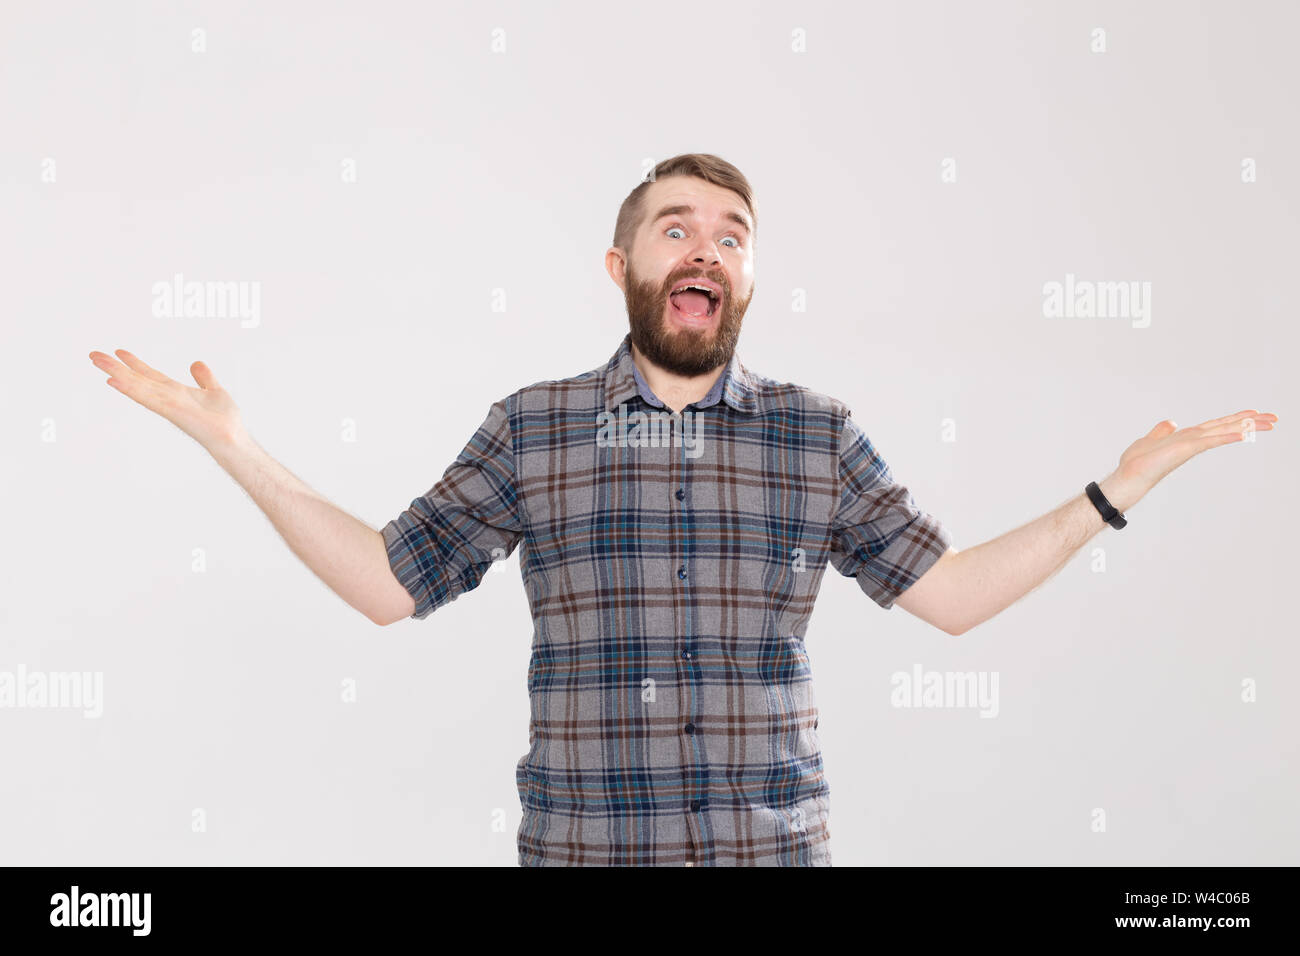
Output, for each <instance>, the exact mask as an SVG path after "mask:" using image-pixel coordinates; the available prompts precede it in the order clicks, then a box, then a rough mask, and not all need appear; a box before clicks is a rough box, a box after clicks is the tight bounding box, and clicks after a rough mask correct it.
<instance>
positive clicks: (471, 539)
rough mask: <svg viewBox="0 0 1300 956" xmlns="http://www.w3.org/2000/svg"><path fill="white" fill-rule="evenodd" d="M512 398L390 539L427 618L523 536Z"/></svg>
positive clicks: (389, 530) (394, 560) (393, 527)
mask: <svg viewBox="0 0 1300 956" xmlns="http://www.w3.org/2000/svg"><path fill="white" fill-rule="evenodd" d="M518 500H519V499H518V490H517V487H516V476H515V456H514V450H513V446H512V439H511V434H510V419H509V415H508V413H507V409H506V401H505V399H502V400H501V401H499V402H496V403H495V404H493V405H492V407H491V409H490V410H489V411H488V415H487V418H486V419H485V420H484V422H483V424H482V425H481V426H479V429H478V431H477V432H475V434H474V437H472V438H471V439H470V440H469V443H468V444H467V445H466V446H465V449H464V450H463V451H462V452H461V453H460V455H458V456H457V458H456V460H455V461H454V462H453V463H452V464H451V466H450V467H449V468H448V469H447V470H446V472H444V473H443V476H442V478H441V479H440V480H439V481H438V483H437V484H436V485H434V486H433V487H432V488H431V489H429V491H428V492H426V493H425V494H423V495H421V496H420V497H418V498H416V499H415V500H414V501H412V502H411V506H410V507H409V508H408V509H407V510H406V511H404V512H402V513H401V514H400V515H398V516H397V517H396V518H394V519H393V520H392V521H390V522H388V524H386V525H384V527H383V529H382V534H383V536H384V545H385V546H386V548H387V549H388V563H389V565H390V566H391V567H392V569H393V574H394V575H396V577H397V580H398V581H400V582H401V583H402V586H403V587H405V588H406V590H407V591H408V592H409V593H410V595H411V597H412V598H414V599H415V612H414V613H413V614H412V615H411V617H414V618H424V617H427V616H428V615H429V614H431V613H432V612H434V611H435V610H437V609H438V608H440V607H442V606H443V605H444V604H447V603H449V602H451V601H454V600H456V598H458V597H459V596H460V595H462V594H464V593H465V592H466V591H472V590H473V589H474V588H476V587H478V586H479V583H480V582H481V581H482V580H483V575H484V573H486V571H487V569H488V568H489V567H490V566H491V565H492V564H493V562H494V561H499V560H504V559H505V558H507V557H509V556H510V554H511V553H512V552H513V551H514V549H515V547H516V546H517V545H518V544H519V541H520V539H521V537H522V536H523V525H522V521H521V519H520V514H519V507H518Z"/></svg>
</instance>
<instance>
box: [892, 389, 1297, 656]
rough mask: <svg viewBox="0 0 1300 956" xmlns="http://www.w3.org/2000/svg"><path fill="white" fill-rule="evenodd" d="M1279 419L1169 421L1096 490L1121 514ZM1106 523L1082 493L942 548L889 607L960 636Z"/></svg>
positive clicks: (1057, 566)
mask: <svg viewBox="0 0 1300 956" xmlns="http://www.w3.org/2000/svg"><path fill="white" fill-rule="evenodd" d="M1277 420H1278V418H1277V416H1276V415H1274V414H1272V413H1271V412H1264V413H1260V412H1258V411H1255V410H1254V409H1248V410H1246V411H1243V412H1237V413H1236V414H1235V415H1225V416H1224V417H1222V418H1216V419H1213V420H1211V421H1208V422H1203V423H1202V424H1200V425H1194V426H1192V427H1190V428H1182V429H1180V428H1179V427H1178V426H1177V424H1176V423H1175V422H1173V421H1170V420H1169V419H1166V420H1164V421H1162V422H1160V423H1159V424H1158V425H1156V426H1155V428H1153V429H1151V431H1150V432H1148V433H1147V434H1146V435H1144V436H1143V437H1141V438H1139V439H1138V440H1137V441H1135V442H1134V443H1133V444H1132V445H1130V446H1129V447H1128V449H1127V450H1126V451H1125V452H1124V454H1123V455H1122V456H1121V457H1120V461H1119V466H1118V467H1117V468H1116V469H1115V471H1114V472H1113V473H1112V474H1111V475H1109V476H1108V477H1107V478H1105V479H1104V480H1103V481H1099V482H1098V483H1097V486H1098V487H1099V488H1100V489H1101V493H1102V494H1103V495H1105V496H1106V500H1107V501H1109V502H1110V503H1111V505H1113V506H1114V507H1115V509H1116V510H1118V511H1119V512H1120V513H1123V512H1125V511H1127V510H1128V509H1129V508H1132V507H1133V506H1134V505H1135V504H1137V503H1138V502H1139V501H1141V500H1142V498H1143V497H1145V496H1146V493H1147V492H1148V491H1150V490H1151V489H1152V488H1153V487H1155V485H1156V484H1157V483H1158V482H1159V481H1160V480H1161V479H1162V478H1164V477H1165V476H1166V475H1168V474H1169V473H1170V472H1171V471H1173V470H1174V469H1175V468H1177V467H1179V466H1180V465H1182V464H1183V463H1185V462H1186V461H1188V460H1189V459H1191V458H1192V457H1194V456H1196V455H1199V454H1200V453H1201V452H1203V451H1207V450H1209V449H1211V448H1216V447H1218V446H1219V445H1227V444H1231V443H1233V442H1239V441H1243V440H1245V439H1246V438H1247V436H1248V435H1250V434H1252V433H1253V432H1255V431H1271V430H1272V428H1273V423H1274V422H1276V421H1277ZM1105 527H1106V522H1105V521H1103V520H1102V517H1101V514H1100V513H1099V512H1098V511H1097V508H1096V507H1095V506H1094V505H1093V503H1092V501H1091V500H1089V498H1088V496H1087V495H1086V494H1085V493H1083V492H1082V491H1080V492H1079V494H1077V495H1076V496H1074V497H1073V498H1071V499H1070V500H1069V501H1067V502H1066V503H1065V504H1063V505H1061V506H1060V507H1059V508H1057V509H1056V510H1055V511H1052V512H1049V513H1048V514H1045V515H1043V516H1042V517H1041V518H1037V519H1035V520H1034V521H1031V522H1030V523H1029V524H1026V525H1023V526H1022V527H1019V528H1016V529H1015V530H1014V531H1008V532H1007V533H1006V534H1004V535H1002V536H1001V537H998V538H994V539H993V540H992V541H988V542H985V543H984V544H981V545H977V546H976V547H973V548H966V549H964V550H962V551H958V550H957V549H956V548H949V549H948V550H947V551H946V552H945V553H944V554H943V556H942V557H940V558H939V560H938V561H936V562H935V563H934V564H933V565H931V567H930V569H929V570H928V571H926V572H925V574H923V575H922V576H921V577H920V578H918V579H917V580H916V581H915V583H913V584H912V585H911V587H909V588H908V589H907V590H905V591H904V592H903V593H902V594H901V595H899V597H898V598H897V600H896V601H895V603H896V604H897V605H898V606H899V607H901V608H902V609H903V610H905V611H907V612H908V613H909V614H914V615H916V616H917V617H919V618H921V619H922V620H923V621H926V622H927V623H929V624H933V625H934V626H935V627H938V628H940V629H942V630H944V631H947V632H948V633H949V634H954V635H956V634H964V633H965V632H966V631H968V630H970V629H971V628H972V627H975V626H977V625H979V624H982V623H984V622H985V621H987V620H988V619H989V618H991V617H993V616H994V615H996V614H999V613H1001V612H1002V611H1004V610H1006V609H1007V608H1008V607H1010V606H1011V605H1012V604H1014V603H1015V602H1016V601H1018V600H1020V598H1022V597H1024V596H1025V595H1026V594H1028V593H1029V592H1030V591H1032V590H1034V589H1035V588H1037V587H1038V586H1039V585H1041V584H1042V583H1043V582H1045V581H1046V580H1047V579H1048V578H1050V577H1052V576H1053V575H1054V574H1056V572H1057V571H1059V570H1061V568H1063V567H1064V566H1065V564H1066V562H1067V561H1069V559H1070V558H1071V556H1073V555H1074V553H1075V552H1076V551H1078V550H1079V549H1080V548H1081V547H1083V545H1084V544H1086V543H1087V542H1088V540H1089V539H1090V538H1092V536H1093V535H1095V534H1096V533H1097V532H1098V531H1100V530H1101V529H1102V528H1105Z"/></svg>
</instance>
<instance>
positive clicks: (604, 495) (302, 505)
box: [91, 154, 1277, 866]
mask: <svg viewBox="0 0 1300 956" xmlns="http://www.w3.org/2000/svg"><path fill="white" fill-rule="evenodd" d="M757 225H758V223H757V215H756V206H755V203H754V200H753V196H752V192H751V189H750V186H749V183H748V182H747V180H746V179H745V177H744V176H743V175H742V174H741V173H740V171H739V170H738V169H736V168H735V167H734V166H732V165H731V164H730V163H727V162H725V161H723V160H721V159H719V158H718V157H716V156H712V155H708V154H688V155H683V156H678V157H674V158H673V159H669V160H665V161H664V162H662V163H660V164H658V165H657V166H656V167H655V169H654V171H653V175H652V176H651V177H649V178H648V180H647V181H645V182H643V183H641V184H640V185H638V186H637V187H636V188H635V189H634V190H633V191H632V192H631V194H630V195H629V196H628V197H627V199H626V200H625V201H624V203H623V206H622V208H621V210H620V212H619V216H618V221H617V226H616V229H615V235H614V242H613V245H612V247H611V248H610V249H609V250H608V251H607V252H606V254H605V265H606V269H607V270H608V272H609V274H610V276H611V278H613V280H614V282H615V283H617V284H618V286H619V287H620V288H621V289H622V290H623V293H624V298H625V299H626V302H627V310H628V318H629V323H630V332H629V334H628V335H627V336H626V337H625V338H624V339H623V341H622V342H621V343H620V345H619V347H618V349H617V350H616V351H615V353H614V355H613V356H612V357H611V358H610V360H609V361H608V362H607V363H605V364H604V365H602V366H600V367H598V368H595V369H592V370H591V371H588V372H586V373H584V374H581V375H577V376H574V377H572V378H566V379H559V380H550V381H544V382H538V383H536V384H534V385H530V386H527V387H526V388H522V389H519V390H518V391H516V392H514V393H513V394H512V395H510V396H508V397H506V398H504V399H502V400H500V401H498V402H496V403H494V404H493V405H492V407H491V409H490V410H489V412H488V415H487V418H486V420H485V421H484V422H483V425H482V426H481V427H480V428H479V430H478V432H477V433H476V434H475V435H474V437H473V438H472V439H471V440H470V442H469V443H468V444H467V445H466V446H465V449H464V451H462V452H461V454H460V455H459V457H458V458H457V459H456V461H455V462H454V463H453V464H452V465H451V466H450V467H449V468H448V469H447V471H446V472H445V474H444V475H443V477H442V479H441V480H440V481H439V482H438V483H437V484H436V485H434V487H433V488H432V489H430V490H429V491H428V492H427V493H426V494H425V495H423V496H421V497H419V498H417V499H416V500H414V501H413V502H412V503H411V506H410V508H409V509H407V510H406V511H405V512H403V513H402V514H400V515H399V516H398V517H397V518H395V519H394V520H393V521H391V522H389V523H388V524H387V525H385V526H384V527H383V528H382V529H380V530H378V531H377V530H375V529H373V528H371V527H369V526H367V525H365V524H363V523H362V522H360V521H358V520H356V519H355V518H353V517H351V516H350V515H348V514H346V513H345V512H343V511H341V510H339V509H337V508H335V507H334V506H333V505H331V504H330V503H329V502H327V501H326V500H325V499H324V498H322V497H320V496H319V495H317V494H316V493H315V492H313V491H312V490H311V489H310V488H308V487H307V486H306V485H304V484H303V483H302V482H301V481H299V480H298V479H297V478H295V477H294V476H293V475H291V474H290V473H289V472H288V471H286V470H285V469H284V468H283V467H281V466H280V465H279V464H278V463H276V462H275V461H274V460H273V459H272V458H271V457H270V456H269V455H267V454H266V452H264V451H263V450H262V449H261V448H260V447H259V446H257V445H256V444H255V443H254V442H253V441H252V439H251V438H250V437H249V436H248V434H247V433H246V431H245V430H244V429H243V427H242V425H241V424H240V420H239V414H238V411H237V409H236V407H235V405H234V402H233V401H232V400H231V398H230V396H229V395H228V394H227V393H226V392H225V391H224V390H223V389H222V388H221V387H220V386H219V385H218V384H217V381H216V379H215V378H214V377H213V374H212V372H211V370H209V369H208V367H207V366H206V365H204V364H203V363H202V362H195V363H194V365H193V366H191V372H192V374H193V376H194V379H195V381H196V382H197V383H198V385H199V388H197V389H195V388H189V387H187V386H184V385H182V384H180V383H179V382H174V381H172V380H171V379H169V378H167V377H166V376H165V375H162V374H161V373H159V372H156V371H155V370H153V369H152V368H150V367H149V366H148V365H146V364H145V363H144V362H142V361H140V360H139V359H138V358H136V357H135V356H134V355H132V354H130V353H129V352H126V351H123V350H119V351H118V352H117V354H118V355H119V356H120V358H121V361H120V362H119V361H116V360H114V359H113V358H112V357H111V356H108V355H105V354H104V353H101V352H92V353H91V359H92V360H93V361H94V363H95V364H96V365H97V366H98V367H99V368H101V369H103V370H104V371H106V372H109V373H111V376H112V377H111V378H110V379H109V384H111V385H113V386H114V387H116V388H117V389H119V390H120V391H122V392H124V393H125V394H127V395H128V396H130V397H131V398H132V399H134V400H136V401H137V402H139V403H140V404H142V405H144V406H146V407H147V408H150V409H152V410H153V411H155V412H158V413H159V414H161V415H164V416H165V417H167V418H168V419H169V420H170V421H172V422H174V423H175V424H176V425H178V426H179V427H180V428H182V429H183V430H184V431H185V432H186V433H187V434H189V435H191V436H192V437H194V438H195V439H196V440H198V441H199V442H200V443H201V444H203V446H204V447H205V448H206V449H207V450H208V451H209V452H210V453H211V454H212V455H213V457H214V458H215V459H216V460H217V461H218V463H220V464H221V465H222V467H223V468H225V469H226V470H227V471H228V472H229V473H230V474H231V475H232V476H233V477H234V478H235V479H236V480H237V481H238V482H239V483H240V484H241V485H242V486H243V487H244V488H245V489H246V490H247V491H248V492H249V494H250V495H251V496H252V497H253V499H254V501H255V502H256V503H257V504H258V506H259V507H260V508H261V509H262V510H263V511H264V512H266V514H267V516H268V517H269V518H270V519H271V521H272V523H273V524H274V525H275V527H276V529H277V530H278V531H279V532H280V534H281V535H282V536H283V537H284V539H285V541H286V542H287V543H288V544H289V546H290V547H291V548H292V549H293V551H294V553H295V554H297V555H298V557H300V558H301V559H302V560H303V561H304V562H305V563H306V564H307V565H308V566H309V567H310V568H311V569H312V570H313V571H314V572H315V573H316V574H317V575H318V576H319V577H320V578H321V579H322V580H323V581H324V582H325V583H326V584H327V585H329V586H330V587H331V588H332V589H333V590H334V591H336V592H337V593H338V594H339V595H340V596H341V597H343V599H344V600H346V601H347V602H348V603H349V604H351V605H352V606H353V607H355V608H357V609H358V610H360V611H361V612H362V613H364V614H365V615H366V616H367V617H369V618H370V619H371V620H372V621H374V622H375V623H377V624H381V625H386V624H390V623H393V622H395V621H397V620H400V619H402V618H404V617H416V618H423V617H426V616H427V615H429V614H430V613H431V612H432V611H434V610H436V609H437V608H438V607H441V606H442V605H444V604H446V603H447V602H449V601H452V600H455V599H456V598H457V597H458V596H459V595H461V594H463V593H464V592H466V591H469V590H472V589H473V588H475V587H477V586H478V584H479V583H480V581H481V580H482V577H483V575H484V573H485V572H486V570H487V569H488V567H490V566H491V564H492V563H493V562H494V561H496V560H500V559H501V558H504V557H506V556H507V555H509V554H511V553H512V552H513V551H514V549H515V548H516V546H518V545H520V544H522V545H523V550H522V551H521V559H520V567H521V572H522V575H523V579H524V583H525V586H526V589H527V593H528V599H529V604H530V608H531V611H532V615H533V618H534V621H535V625H536V629H535V635H534V641H533V650H532V659H531V661H530V664H529V670H528V690H529V696H530V701H531V719H530V747H529V751H528V753H527V754H526V755H525V756H524V757H523V758H522V759H521V760H520V761H519V763H518V766H517V768H516V779H517V783H518V787H519V794H520V800H521V803H522V805H523V809H524V814H523V820H522V822H521V824H520V827H519V832H518V844H519V862H520V863H521V864H522V865H623V864H627V865H686V866H693V865H735V864H744V865H750V864H763V865H829V864H830V860H831V854H830V846H829V829H828V803H827V798H828V789H827V786H826V783H825V779H824V775H823V770H822V759H821V752H820V747H819V744H818V740H817V733H816V731H817V725H818V721H817V710H816V707H815V706H814V703H813V696H812V684H811V673H810V671H809V668H808V658H807V655H806V653H805V650H804V644H803V639H804V633H805V631H806V628H807V624H808V620H809V616H810V615H811V612H812V608H813V602H814V599H815V597H816V594H817V591H818V589H819V586H820V582H821V577H822V574H823V572H824V570H825V568H826V565H827V564H828V563H830V564H833V565H834V566H835V568H836V570H838V571H839V572H840V573H841V574H842V575H844V576H846V577H853V578H854V579H855V580H856V581H857V583H858V585H859V587H860V588H861V589H862V590H863V592H864V593H865V594H866V595H867V596H868V597H870V598H871V599H872V600H873V601H875V602H876V603H877V604H879V605H880V606H881V607H884V608H889V607H892V606H893V605H894V604H898V605H900V606H901V607H903V608H904V609H905V610H907V611H908V612H910V613H911V614H914V615H916V616H918V617H920V618H922V619H923V620H925V621H927V622H928V623H930V624H933V625H934V626H936V627H938V628H941V629H942V630H944V631H945V632H947V633H948V634H953V635H958V634H963V633H965V632H966V631H968V630H970V629H971V628H972V627H975V626H976V625H978V624H980V623H981V622H983V621H986V620H988V619H989V618H991V617H993V616H994V615H995V614H997V613H999V612H1000V611H1002V610H1003V609H1005V608H1006V607H1007V606H1009V605H1010V604H1012V603H1013V602H1014V601H1016V600H1017V599H1019V598H1020V597H1022V596H1023V595H1025V594H1026V593H1028V592H1029V591H1031V590H1033V589H1034V588H1035V587H1037V586H1038V585H1039V584H1041V583H1042V582H1043V581H1045V580H1046V579H1047V578H1048V577H1050V576H1051V575H1052V574H1053V573H1054V572H1056V571H1057V570H1059V569H1060V568H1061V567H1062V566H1063V565H1064V564H1065V562H1066V561H1067V560H1068V559H1069V558H1070V556H1071V555H1073V554H1074V553H1075V552H1076V551H1077V550H1078V549H1079V548H1080V547H1082V546H1083V544H1084V543H1085V542H1086V541H1088V540H1089V539H1090V538H1091V537H1093V535H1095V534H1096V533H1097V532H1098V531H1099V530H1101V529H1102V528H1103V527H1105V526H1106V524H1107V523H1108V522H1109V523H1111V524H1113V525H1114V526H1115V527H1123V524H1124V523H1125V519H1124V518H1123V516H1122V514H1121V513H1122V512H1124V511H1127V510H1128V509H1130V508H1131V507H1132V506H1133V505H1134V504H1136V503H1137V502H1138V501H1139V500H1140V499H1141V498H1142V497H1143V496H1144V495H1145V494H1146V492H1147V491H1149V490H1150V489H1151V487H1152V486H1154V485H1155V484H1156V482H1158V481H1159V480H1160V479H1161V478H1163V477H1164V476H1165V475H1166V474H1168V473H1169V472H1170V471H1172V470H1173V469H1174V468H1177V467H1178V466H1179V465H1181V464H1182V463H1183V462H1185V461H1187V460H1188V459H1189V458H1191V457H1192V456H1193V455H1196V454H1198V453H1199V452H1201V451H1204V450H1206V449H1208V448H1213V447H1216V446H1218V445H1222V444H1226V443H1229V442H1235V441H1240V440H1242V438H1243V437H1245V434H1246V433H1247V432H1248V431H1249V430H1251V429H1261V430H1268V429H1271V427H1272V423H1273V422H1275V421H1277V416H1276V415H1272V414H1260V413H1258V412H1257V411H1255V410H1253V409H1251V410H1247V411H1243V412H1238V413H1237V414H1235V415H1228V416H1225V417H1223V418H1219V419H1215V420H1213V421H1209V422H1205V423H1203V424H1201V425H1198V426H1195V427H1192V428H1185V429H1181V430H1179V429H1178V428H1177V426H1176V425H1175V424H1174V423H1173V422H1171V421H1167V420H1166V421H1163V422H1160V423H1159V424H1157V425H1156V426H1155V427H1154V428H1153V429H1152V430H1151V431H1150V432H1149V433H1148V434H1147V435H1145V436H1143V437H1142V438H1140V439H1138V440H1137V441H1136V442H1134V443H1133V444H1132V445H1131V446H1130V447H1129V448H1128V449H1127V450H1126V451H1125V452H1124V454H1123V455H1122V456H1121V457H1120V460H1119V465H1118V467H1117V468H1116V469H1115V471H1114V472H1113V473H1111V474H1110V475H1108V476H1106V477H1105V478H1103V479H1102V480H1101V481H1100V482H1098V483H1096V485H1095V486H1094V485H1092V484H1091V483H1089V486H1088V488H1087V489H1086V490H1085V491H1081V492H1079V493H1078V494H1076V495H1074V496H1073V497H1072V498H1071V500H1069V501H1068V502H1066V503H1065V504H1064V505H1062V506H1061V507H1060V508H1058V509H1056V510H1055V511H1053V512H1051V513H1050V514H1047V515H1045V516H1043V517H1042V518H1039V519H1038V520H1036V521H1034V522H1031V523H1030V524H1027V525H1025V526H1024V527H1021V528H1018V529H1016V530H1014V531H1011V532H1009V533H1007V534H1005V535H1003V536H1001V537H999V538H997V539H995V540H993V541H989V542H987V543H985V544H982V545H979V546H978V547H974V548H969V549H966V550H964V551H960V552H959V551H958V550H957V549H956V548H954V547H952V546H951V545H952V538H951V535H950V534H949V532H948V531H947V529H946V528H945V527H944V526H943V524H942V523H940V522H939V521H938V519H936V518H935V517H934V516H932V515H930V514H928V513H927V512H925V511H922V510H921V509H920V508H919V507H918V506H917V504H916V502H915V501H914V500H913V498H912V496H911V494H910V493H909V492H908V490H907V488H906V487H905V486H903V485H901V484H899V483H898V482H897V481H896V480H895V479H894V477H893V475H892V473H891V471H890V469H889V467H888V466H887V465H886V463H885V462H884V460H883V459H882V458H881V456H880V455H879V454H878V453H877V452H876V450H875V449H874V447H873V446H872V444H871V443H870V441H869V440H868V439H867V437H866V435H865V434H864V433H863V432H862V430H861V429H860V428H859V426H858V425H857V423H856V422H855V421H854V420H853V419H852V418H851V416H850V411H849V409H848V408H847V407H846V406H845V405H844V404H843V403H841V402H839V401H837V400H836V399H833V398H830V397H828V396H826V395H822V394H820V393H817V392H814V391H811V390H810V389H806V388H803V387H800V386H797V385H793V384H789V383H781V382H776V381H773V380H772V379H769V378H765V377H763V376H760V375H757V374H755V373H752V372H750V371H749V370H748V369H747V368H746V367H745V366H744V365H742V364H741V363H740V361H739V358H738V356H737V353H736V342H737V339H738V336H739V333H740V327H741V321H742V319H743V317H744V314H745V311H746V309H747V308H748V306H749V303H750V300H751V298H752V296H753V290H754V270H753V250H754V243H755V238H756V232H757Z"/></svg>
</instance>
